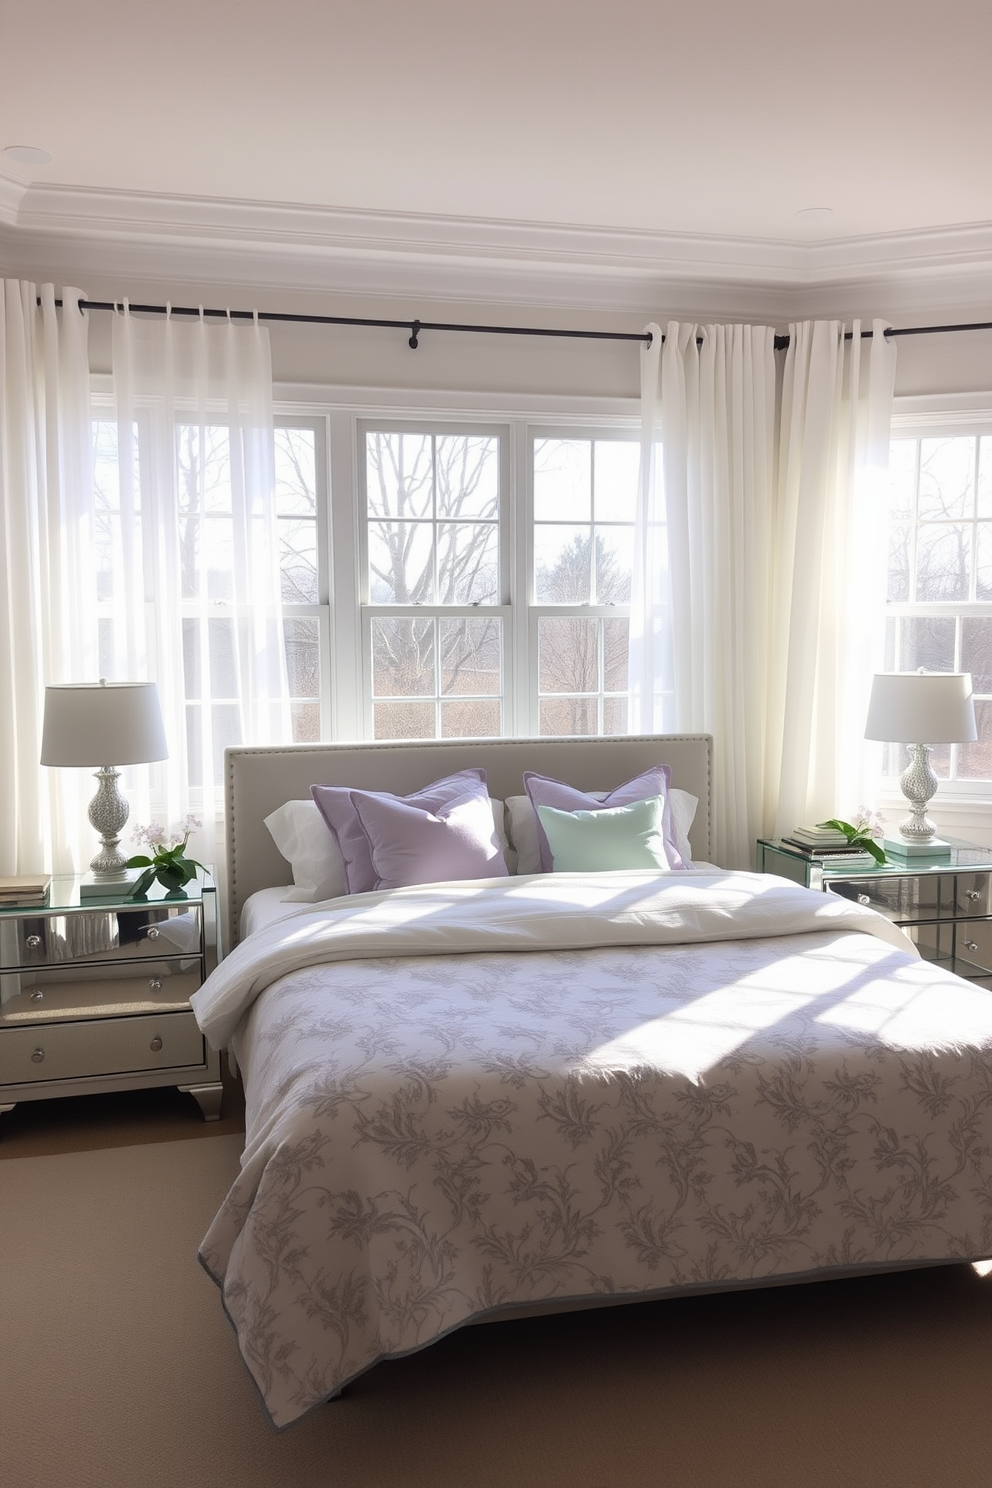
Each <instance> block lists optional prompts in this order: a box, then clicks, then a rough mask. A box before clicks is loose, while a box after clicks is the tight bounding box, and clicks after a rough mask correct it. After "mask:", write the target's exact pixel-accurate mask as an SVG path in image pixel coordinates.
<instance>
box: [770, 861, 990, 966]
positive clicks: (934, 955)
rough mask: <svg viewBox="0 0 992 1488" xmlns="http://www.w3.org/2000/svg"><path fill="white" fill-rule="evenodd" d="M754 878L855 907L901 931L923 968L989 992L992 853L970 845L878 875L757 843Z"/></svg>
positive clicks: (894, 865) (877, 871)
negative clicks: (931, 965)
mask: <svg viewBox="0 0 992 1488" xmlns="http://www.w3.org/2000/svg"><path fill="white" fill-rule="evenodd" d="M757 869H758V872H759V873H776V874H778V876H779V877H780V878H791V879H792V880H793V882H794V883H801V884H805V885H806V887H807V888H811V889H822V890H823V891H824V892H825V893H830V894H839V895H840V896H841V897H842V898H844V899H853V900H854V901H855V902H856V903H858V904H865V905H868V906H870V907H871V908H872V909H876V910H878V912H879V913H880V914H883V915H885V917H886V919H889V920H891V921H892V922H893V923H894V924H896V925H900V926H901V927H902V928H903V929H904V930H905V931H906V933H907V935H908V936H909V937H910V939H911V940H912V941H914V943H915V944H916V946H917V949H918V950H919V952H920V955H921V956H922V957H923V958H924V960H927V961H937V962H939V963H940V964H941V965H942V966H945V967H946V968H947V969H948V970H949V971H953V972H956V973H957V975H958V976H962V977H966V978H967V979H968V980H969V981H977V982H980V983H981V984H982V985H983V986H987V987H989V988H992V849H990V848H985V847H975V846H974V845H973V844H971V843H968V842H956V843H952V845H951V852H950V856H949V857H948V856H947V855H945V856H944V857H942V858H934V859H932V860H931V861H929V862H928V861H927V859H925V858H913V859H912V860H911V861H906V862H899V861H897V860H895V859H893V858H890V859H889V861H888V862H887V863H886V864H885V866H884V867H876V868H850V869H845V868H836V867H829V868H824V867H822V866H821V865H820V864H819V863H817V862H816V861H815V859H812V858H809V857H807V856H806V855H805V854H804V853H802V852H799V851H797V850H796V849H794V848H791V847H789V846H788V844H786V843H784V842H779V841H775V840H772V839H770V838H759V840H758V844H757Z"/></svg>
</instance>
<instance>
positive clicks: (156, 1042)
mask: <svg viewBox="0 0 992 1488" xmlns="http://www.w3.org/2000/svg"><path fill="white" fill-rule="evenodd" d="M148 1047H149V1049H151V1050H152V1052H153V1053H155V1054H157V1053H158V1051H159V1049H161V1047H162V1040H161V1038H160V1037H159V1035H158V1034H156V1035H155V1037H154V1038H153V1039H152V1041H151V1043H150V1044H149V1045H148Z"/></svg>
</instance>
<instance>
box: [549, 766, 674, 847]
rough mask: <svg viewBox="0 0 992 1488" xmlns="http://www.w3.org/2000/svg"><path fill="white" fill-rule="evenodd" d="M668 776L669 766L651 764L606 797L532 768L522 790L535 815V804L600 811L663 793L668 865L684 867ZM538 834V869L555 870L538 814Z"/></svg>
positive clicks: (663, 828) (568, 809) (663, 817)
mask: <svg viewBox="0 0 992 1488" xmlns="http://www.w3.org/2000/svg"><path fill="white" fill-rule="evenodd" d="M671 779H672V772H671V770H670V769H669V767H668V765H653V766H652V767H651V769H649V770H644V771H643V772H642V773H641V774H640V775H635V777H634V779H633V780H628V781H627V782H626V783H625V784H624V785H618V786H617V788H616V790H614V791H611V792H610V794H609V795H608V796H605V797H600V796H594V795H590V794H589V793H588V792H586V791H580V790H576V789H575V787H574V786H571V785H565V784H564V783H563V782H562V781H560V780H550V779H549V778H548V777H547V776H546V775H535V774H534V772H533V771H532V770H525V771H524V790H525V791H526V792H527V794H528V796H529V797H530V803H531V805H532V806H533V808H534V815H535V816H536V817H537V808H538V806H552V807H554V809H555V810H556V811H602V810H603V808H604V807H611V806H629V805H630V804H631V803H632V802H633V801H646V800H648V799H649V798H650V797H652V796H662V797H664V801H665V806H664V811H663V813H662V826H661V830H662V837H663V839H664V843H665V854H666V856H667V858H668V866H669V867H670V868H685V866H686V864H685V861H684V859H683V857H682V854H681V853H680V852H679V850H678V847H677V846H676V843H675V832H674V829H673V827H672V806H671V801H670V800H669V787H670V784H671ZM537 836H538V841H539V843H540V847H541V872H542V873H551V872H553V871H554V857H553V856H552V852H551V847H550V845H549V843H548V837H547V833H546V832H545V830H544V827H543V826H542V825H541V821H540V817H537Z"/></svg>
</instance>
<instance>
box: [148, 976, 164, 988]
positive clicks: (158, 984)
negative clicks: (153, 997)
mask: <svg viewBox="0 0 992 1488" xmlns="http://www.w3.org/2000/svg"><path fill="white" fill-rule="evenodd" d="M148 985H149V987H150V988H151V989H152V991H153V992H161V990H162V978H161V977H149V978H148Z"/></svg>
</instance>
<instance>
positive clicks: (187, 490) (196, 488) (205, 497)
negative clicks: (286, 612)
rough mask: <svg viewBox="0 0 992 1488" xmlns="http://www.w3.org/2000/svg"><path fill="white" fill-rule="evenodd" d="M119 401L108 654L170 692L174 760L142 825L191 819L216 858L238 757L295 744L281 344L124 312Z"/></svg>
mask: <svg viewBox="0 0 992 1488" xmlns="http://www.w3.org/2000/svg"><path fill="white" fill-rule="evenodd" d="M113 387H114V401H115V413H116V422H115V423H114V424H112V425H111V427H110V428H109V429H108V430H107V431H106V432H107V439H108V444H107V450H106V453H107V456H108V459H107V464H106V469H107V472H108V474H109V481H110V485H111V486H113V483H114V481H116V483H117V484H116V489H114V490H112V491H111V492H110V493H109V494H110V495H112V497H114V498H116V504H115V505H114V504H113V503H111V505H112V506H113V520H112V521H109V522H108V524H107V528H106V532H105V539H106V543H107V551H106V553H105V555H104V557H105V563H104V568H103V572H104V598H103V603H104V610H105V614H106V616H107V618H108V621H109V623H107V624H106V625H105V635H104V645H105V650H106V651H107V652H109V653H110V655H111V656H112V658H113V662H114V663H115V670H116V671H117V672H119V673H120V674H121V675H124V674H127V675H143V674H144V673H145V671H146V669H147V673H148V675H149V676H152V677H154V678H155V680H156V681H157V683H158V687H159V693H160V697H161V702H162V712H163V716H164V718H165V721H166V729H167V732H168V735H169V743H170V751H169V759H168V761H167V762H165V764H164V765H163V766H162V767H160V768H159V770H158V771H157V774H158V777H159V778H158V779H155V780H153V787H154V792H155V795H154V798H153V800H152V801H150V802H149V803H147V804H144V803H141V806H140V808H139V809H141V810H142V813H143V816H142V820H143V823H146V822H147V821H148V819H149V815H150V814H151V813H152V810H153V808H154V816H155V819H156V820H157V821H158V822H160V823H161V825H163V826H166V827H169V826H172V825H173V824H175V823H177V822H178V821H181V820H182V819H184V818H185V816H186V815H187V814H188V813H191V812H192V813H193V814H195V815H197V816H199V817H201V818H202V820H203V824H204V827H203V830H204V837H205V841H204V847H203V851H205V852H209V853H211V855H212V854H213V826H214V822H215V821H216V819H217V818H218V817H219V815H220V814H221V811H222V807H223V797H222V779H221V769H222V760H223V750H224V747H225V746H226V745H228V744H265V743H274V742H288V741H289V740H291V738H292V722H291V716H290V702H289V688H288V682H287V676H286V663H285V653H284V649H283V634H282V618H281V595H280V577H279V536H278V524H277V520H276V510H275V479H274V449H273V431H272V372H271V363H270V356H269V338H268V332H267V331H266V330H265V329H264V328H263V327H261V326H259V324H258V322H257V319H256V320H255V321H254V322H252V323H248V324H245V325H239V324H235V323H234V322H233V321H231V320H230V319H228V320H227V321H223V322H220V323H219V324H209V323H208V322H207V321H206V319H205V317H203V316H202V315H201V316H200V317H199V318H198V319H197V318H194V319H193V320H192V321H185V322H180V320H179V319H178V318H177V317H174V316H172V315H168V316H166V317H164V318H162V319H159V320H154V321H150V320H141V319H138V318H137V317H135V316H133V315H131V313H130V312H129V310H128V308H127V306H126V304H125V306H124V307H123V310H122V312H120V313H118V314H116V315H115V317H114V326H113ZM100 468H101V466H100V461H99V459H98V470H99V469H100ZM134 816H135V809H134V807H132V817H134ZM194 842H195V839H194Z"/></svg>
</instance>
